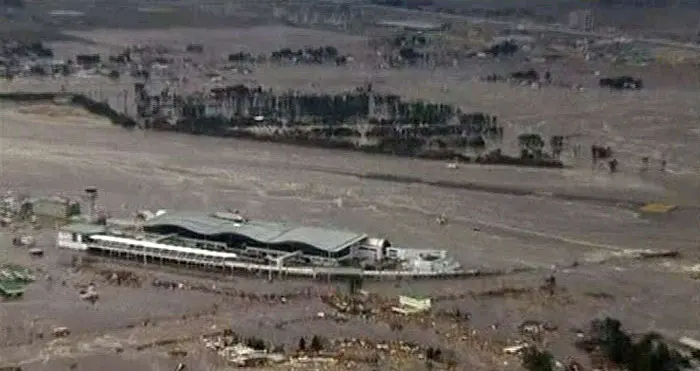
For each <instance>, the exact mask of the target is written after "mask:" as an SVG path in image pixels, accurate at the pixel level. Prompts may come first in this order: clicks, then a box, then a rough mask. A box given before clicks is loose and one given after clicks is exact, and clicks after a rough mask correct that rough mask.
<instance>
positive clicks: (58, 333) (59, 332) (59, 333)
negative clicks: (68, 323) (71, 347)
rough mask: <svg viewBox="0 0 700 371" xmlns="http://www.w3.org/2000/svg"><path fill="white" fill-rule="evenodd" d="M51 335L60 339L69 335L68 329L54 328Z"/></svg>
mask: <svg viewBox="0 0 700 371" xmlns="http://www.w3.org/2000/svg"><path fill="white" fill-rule="evenodd" d="M52 333H53V336H54V337H55V338H62V337H66V336H68V335H70V329H69V328H68V327H56V328H54V329H53V331H52Z"/></svg>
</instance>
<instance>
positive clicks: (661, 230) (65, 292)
mask: <svg viewBox="0 0 700 371" xmlns="http://www.w3.org/2000/svg"><path fill="white" fill-rule="evenodd" d="M76 115H80V116H79V117H78V116H76ZM0 117H2V120H1V122H2V179H1V181H2V184H1V185H0V187H2V189H12V190H16V191H30V192H31V193H32V194H55V193H61V194H65V195H69V196H73V197H78V196H79V194H80V192H81V189H82V188H84V187H85V186H86V185H94V186H97V187H98V188H99V189H100V191H101V194H102V196H101V198H100V205H101V206H103V207H104V208H106V209H107V210H109V211H110V212H111V213H112V214H113V215H114V216H128V215H130V213H131V212H133V211H135V210H136V209H141V208H151V209H156V208H167V209H197V210H199V209H215V208H221V207H232V208H237V209H240V210H244V211H245V213H246V214H248V215H249V216H250V217H252V218H261V219H270V220H287V221H291V222H296V223H304V224H314V225H321V226H341V227H344V228H349V229H354V230H357V231H363V232H366V233H368V234H372V235H378V236H385V237H388V238H389V239H391V240H392V241H393V242H394V243H395V244H396V245H400V246H407V247H438V248H446V249H448V250H450V252H451V253H452V254H453V255H454V256H455V257H456V258H458V259H459V260H460V261H461V262H462V263H463V264H464V265H465V266H466V267H468V268H474V267H479V268H489V269H505V268H517V267H530V268H534V269H536V270H535V271H534V272H533V273H529V274H525V275H523V274H520V275H515V276H512V277H500V278H495V279H477V280H473V281H467V282H465V281H455V282H452V281H447V282H404V283H400V284H397V283H394V282H388V283H376V284H368V285H367V288H368V289H369V290H372V291H375V292H379V293H383V294H386V295H388V296H394V295H396V294H398V293H409V294H413V295H438V294H440V293H448V292H463V291H465V290H474V291H479V290H487V289H489V288H493V287H504V286H506V287H509V286H526V287H528V286H531V287H535V286H537V285H538V284H539V283H541V280H542V277H543V276H544V275H545V274H547V273H548V272H550V271H551V269H552V267H554V266H558V267H560V268H559V269H558V273H557V277H558V278H559V281H560V285H561V286H563V287H564V288H566V290H567V291H566V293H562V298H564V299H562V300H559V299H556V300H550V299H547V300H543V299H542V298H541V297H539V296H537V297H525V298H510V299H502V298H489V299H483V298H479V299H469V300H457V301H454V302H450V301H446V302H441V303H439V304H437V305H439V306H440V307H442V308H453V307H459V308H462V309H463V310H465V311H469V312H471V313H472V315H473V316H472V318H473V320H472V321H473V322H472V324H471V326H473V328H474V329H478V330H479V331H481V332H483V333H484V334H486V335H485V336H487V338H489V339H493V341H501V342H504V343H505V342H507V341H509V340H510V341H512V340H513V339H516V338H517V336H516V334H515V330H516V327H517V325H518V324H519V323H520V322H521V321H523V320H525V319H542V320H544V319H546V320H549V321H553V322H556V323H557V324H558V325H559V327H560V328H561V330H560V333H558V334H557V335H556V336H557V339H560V340H561V339H564V341H558V342H556V346H554V350H555V351H556V352H557V353H558V355H561V356H562V357H563V356H565V355H569V354H576V353H575V351H574V350H573V349H572V348H571V346H570V343H571V342H570V341H569V339H571V340H573V336H574V335H573V334H572V333H569V332H568V329H569V328H571V327H583V326H585V324H586V323H587V321H588V320H590V319H592V318H594V317H597V316H602V315H612V316H615V317H618V318H620V319H621V320H622V321H623V323H625V324H626V325H627V326H629V327H630V328H631V329H633V330H634V331H646V330H650V329H654V330H656V331H660V332H662V333H664V334H667V335H669V336H671V337H677V336H681V335H688V336H696V337H697V336H700V334H698V333H696V332H693V331H694V330H692V329H694V328H695V327H694V324H695V323H697V321H698V318H697V316H696V314H694V313H691V312H689V311H687V310H684V308H688V307H691V306H692V305H696V303H697V301H698V300H700V298H698V296H697V282H696V281H692V280H691V279H690V278H689V271H690V270H692V269H696V268H694V264H696V262H697V241H700V234H699V232H698V230H697V221H698V216H699V214H698V211H697V208H693V207H690V206H692V204H690V203H688V204H682V205H681V208H679V209H678V210H677V211H676V212H675V214H674V213H671V214H669V215H665V216H657V217H654V218H649V217H645V216H642V215H640V214H639V213H638V212H637V210H636V209H634V208H632V207H631V206H616V205H615V203H614V202H613V203H610V202H602V201H597V202H593V201H571V200H566V199H561V198H559V194H560V193H562V192H566V193H570V194H577V193H579V194H595V195H597V196H605V197H606V198H608V199H609V200H615V199H637V200H638V201H644V200H652V199H663V198H664V197H667V195H668V189H667V188H666V187H665V186H664V184H663V182H657V181H655V180H652V179H646V180H645V179H642V178H640V177H639V176H638V175H636V174H634V173H629V174H625V173H622V174H619V176H615V177H610V176H609V175H604V174H594V173H591V172H590V170H585V169H569V170H564V171H551V170H538V169H514V168H506V167H471V166H464V167H462V168H460V169H457V170H453V169H447V168H445V166H444V164H443V163H440V162H430V161H421V160H405V159H395V158H389V157H382V156H369V155H363V154H357V153H346V152H337V151H327V150H320V149H307V148H298V147H291V146H280V145H274V144H265V143H258V142H247V141H237V140H230V139H219V138H206V137H195V136H185V135H177V134H162V133H144V132H139V131H135V132H130V131H125V130H123V129H121V128H118V127H114V126H111V125H109V124H108V123H107V122H105V121H104V120H103V119H100V118H96V117H92V116H89V115H87V114H84V113H82V112H79V111H76V110H74V109H72V108H70V109H67V108H65V107H59V108H56V107H51V106H46V105H40V106H18V105H11V104H8V103H4V104H3V110H2V113H0ZM366 172H374V173H391V174H396V175H404V176H408V175H410V176H414V177H416V176H418V177H423V178H429V179H432V180H435V179H449V180H452V181H459V182H463V183H469V182H478V183H479V184H485V185H489V184H490V185H500V186H502V185H504V184H505V185H509V186H510V187H512V188H518V187H520V188H530V189H536V190H539V191H540V192H544V194H542V193H541V195H539V196H537V195H531V196H517V195H513V194H503V193H492V192H489V191H488V189H486V190H482V191H473V190H469V189H455V188H443V187H440V186H435V185H433V186H429V185H425V184H416V183H413V184H411V183H398V182H390V181H382V180H376V179H367V178H363V177H362V174H364V173H366ZM667 176H673V175H667ZM547 192H551V193H552V194H551V195H547ZM339 200H342V201H339ZM439 213H445V214H447V215H448V218H449V219H450V224H449V225H448V226H446V227H440V226H438V225H436V223H435V222H434V218H435V216H436V215H437V214H439ZM8 236H9V234H8V233H5V238H6V240H5V241H6V242H7V238H8ZM41 241H42V242H41V245H42V246H43V247H45V248H46V249H47V252H48V254H47V256H46V257H45V258H44V259H42V260H37V261H34V262H27V263H28V264H29V265H31V266H34V267H37V268H42V269H44V270H45V271H46V272H48V273H49V274H50V275H51V276H52V278H53V281H52V283H49V282H47V281H46V279H45V278H42V279H40V280H39V282H37V283H35V284H33V285H32V286H30V289H29V291H28V293H27V296H26V298H25V299H24V300H22V301H18V302H12V303H3V304H2V305H0V310H2V315H3V317H4V318H7V319H9V320H8V323H12V324H13V325H12V327H13V329H12V330H9V332H6V338H5V340H4V341H6V342H9V343H8V345H7V346H5V347H4V348H3V352H2V353H0V354H1V355H2V356H1V357H0V359H3V360H6V361H9V362H15V361H24V362H29V363H33V364H34V365H33V366H32V367H34V368H30V369H46V370H49V369H50V370H55V369H57V368H51V367H59V366H56V363H52V362H59V363H60V362H67V361H65V359H74V360H77V362H78V364H79V365H80V364H83V362H85V363H84V366H80V367H89V366H87V365H88V364H89V362H91V361H90V357H91V356H94V355H95V354H102V353H105V352H106V353H108V354H112V353H113V352H114V351H113V349H112V348H113V347H114V344H113V343H114V342H115V341H116V342H119V343H120V344H122V345H121V346H123V347H125V348H127V349H129V350H128V351H127V350H125V351H124V353H123V355H122V356H119V357H116V356H115V357H114V358H115V359H119V358H121V360H120V361H114V362H115V363H114V367H115V368H114V369H119V367H125V366H124V364H123V363H121V362H127V363H128V364H129V367H133V369H139V368H138V367H142V369H144V370H147V369H152V368H149V367H152V366H151V365H152V364H153V363H154V362H156V363H157V362H158V360H162V361H160V362H163V364H164V365H165V364H168V363H173V362H176V360H173V359H170V358H169V357H167V352H166V351H165V350H160V349H156V350H153V351H150V350H149V351H141V352H139V351H136V350H134V349H135V348H136V347H138V344H139V343H143V342H147V341H148V340H147V339H152V338H154V337H155V338H159V337H160V338H163V337H168V336H172V334H173V332H174V331H181V332H182V333H189V334H201V333H206V331H210V330H211V328H212V326H213V325H216V326H217V328H220V327H221V326H231V327H233V328H236V329H237V331H240V332H241V333H246V332H250V333H253V334H258V335H259V334H266V335H269V337H270V341H276V342H277V341H279V342H287V343H290V342H291V343H293V342H294V341H296V338H297V337H298V336H299V335H300V334H301V333H302V332H304V331H313V332H319V333H323V334H326V335H328V336H329V337H348V336H360V335H362V336H368V337H375V338H381V337H387V338H395V337H397V336H398V337H400V338H402V339H406V340H421V341H424V342H425V341H429V342H430V343H435V344H441V342H444V341H445V340H444V339H441V336H442V335H438V334H436V333H435V330H432V329H423V328H421V327H420V326H418V327H412V326H407V327H406V328H405V329H404V330H403V331H402V332H400V333H399V334H396V333H394V332H392V331H391V330H390V329H389V327H388V326H378V325H374V324H371V323H370V324H362V323H360V322H358V323H355V322H352V323H351V324H349V325H346V326H339V325H337V324H336V323H327V322H323V321H304V320H303V318H307V317H309V316H313V315H314V314H315V313H317V312H318V311H322V310H324V305H323V304H322V303H321V302H320V301H319V300H318V299H317V298H308V299H300V300H298V301H290V302H289V303H287V304H284V305H281V304H277V305H269V304H267V303H265V304H260V303H248V302H245V301H243V302H241V300H239V299H235V298H233V299H232V298H230V297H221V296H217V295H213V294H207V293H201V292H182V291H164V290H160V289H152V288H150V287H148V285H145V288H141V289H136V288H126V287H112V286H109V285H106V284H104V283H100V281H98V287H99V290H100V292H101V295H102V296H101V299H100V301H99V302H98V303H97V305H96V306H91V305H89V304H86V303H84V302H82V301H80V300H79V298H78V297H77V288H75V287H74V286H73V285H75V284H77V283H86V282H89V281H90V280H94V279H95V278H94V275H91V274H90V273H89V272H77V273H76V272H72V270H71V269H70V268H69V266H68V265H69V264H68V262H70V259H69V257H67V255H69V254H68V253H67V252H65V251H58V250H54V245H53V243H52V232H51V231H50V230H47V231H46V232H45V233H44V235H43V237H42V240H41ZM7 245H8V244H7V243H5V246H7ZM640 248H648V249H657V250H658V249H666V248H668V249H677V250H679V251H681V253H682V254H683V255H682V256H683V257H682V258H680V259H674V260H669V261H663V260H655V261H649V262H639V261H635V260H630V259H629V258H628V256H629V254H631V253H633V252H634V251H635V250H636V249H640ZM9 251H10V252H9V254H8V256H9V259H10V260H13V261H19V262H23V261H24V262H26V261H27V260H28V258H27V257H26V255H25V254H26V252H25V251H23V250H18V249H15V248H10V249H9ZM575 262H577V263H579V267H576V268H566V267H569V266H571V265H572V264H574V263H575ZM98 266H99V267H101V266H102V263H98ZM150 268H153V267H149V268H148V269H146V270H143V271H141V270H140V269H139V268H135V267H130V268H129V269H135V270H138V271H139V272H142V273H141V274H143V275H145V276H147V277H149V276H150V277H154V276H160V275H164V276H170V275H173V274H176V275H178V276H179V278H178V279H183V278H182V275H186V274H187V273H186V272H173V271H172V270H165V271H163V270H161V269H150ZM188 279H190V280H195V279H196V278H191V277H190V278H188ZM63 280H65V281H66V283H67V286H63V285H62V284H61V283H60V282H61V281H63ZM216 281H217V282H216V284H217V285H225V286H230V287H231V288H235V289H237V290H243V291H246V290H271V291H273V292H277V293H282V292H287V291H290V290H292V291H293V290H296V289H301V288H306V287H311V288H312V290H314V292H327V291H328V285H327V283H310V282H307V281H298V280H296V281H291V282H286V281H285V282H281V281H277V282H275V283H273V284H266V283H265V282H264V281H265V280H264V278H260V279H255V278H241V277H236V278H233V279H231V280H229V279H228V278H220V279H217V280H216ZM146 282H148V281H146ZM209 282H211V281H209ZM266 287H267V288H266ZM341 289H342V286H341ZM601 291H603V292H604V293H605V295H596V293H599V292H601ZM601 298H602V299H601ZM214 304H216V305H217V306H218V309H217V314H215V315H212V314H211V313H210V315H209V317H202V318H199V319H196V320H195V319H191V320H188V321H181V320H177V317H179V316H181V315H183V314H189V315H191V316H195V315H202V313H206V312H211V311H213V310H214ZM495 308H498V310H495ZM144 317H147V318H151V319H152V320H153V322H155V323H156V324H154V325H149V327H147V330H143V331H147V332H148V334H140V333H138V332H135V330H133V329H130V328H129V327H130V326H137V328H140V327H139V325H140V324H142V322H143V320H144ZM285 319H287V320H293V319H294V320H300V322H298V323H295V324H294V325H291V326H286V327H284V328H282V329H279V328H277V327H276V323H277V321H282V320H285ZM493 324H498V325H499V326H498V328H499V330H498V331H493V330H490V326H491V325H493ZM59 325H65V326H69V327H71V328H72V329H73V330H74V335H71V338H70V339H69V340H67V341H66V342H67V345H66V346H63V347H61V346H59V345H60V344H61V343H60V342H59V343H58V344H55V343H47V341H46V340H43V341H42V340H35V342H34V344H33V345H29V344H24V343H26V342H27V341H28V335H27V334H28V332H29V331H30V330H29V328H31V327H32V326H34V328H37V329H40V330H41V331H47V330H48V329H49V328H52V327H53V326H59ZM115 339H117V340H115ZM12 344H14V345H12ZM81 344H82V345H81ZM109 344H112V345H109ZM196 344H197V343H196V342H194V343H192V344H190V345H189V346H190V347H191V348H192V349H196V348H197V346H196ZM110 347H112V348H110ZM200 348H201V347H200ZM455 348H456V349H457V350H458V351H459V352H460V354H461V355H462V358H463V359H464V362H466V363H465V364H471V365H472V367H476V368H479V367H481V368H483V369H494V368H493V367H495V366H494V364H495V363H494V362H495V361H494V359H496V360H498V361H499V362H500V361H501V358H502V356H500V355H498V356H496V355H493V354H491V353H488V352H486V353H485V354H482V353H483V352H476V353H475V351H474V350H473V349H472V347H471V346H469V345H467V344H461V343H460V344H459V345H457V346H455ZM40 349H43V350H42V351H41V352H39V350H40ZM203 354H206V353H203ZM37 355H39V356H37ZM37 357H38V358H37ZM41 357H44V358H46V357H49V358H50V359H56V360H54V361H51V362H49V363H46V364H45V363H43V361H41V360H40V359H42V358H41ZM83 357H87V358H83ZM578 357H582V356H581V355H578ZM61 359H64V360H61ZM83 359H85V360H83ZM130 359H133V361H130ZM206 359H207V357H206V356H204V355H199V353H197V352H196V351H194V350H193V351H192V355H191V356H190V357H189V358H188V360H187V362H189V363H190V364H191V365H192V366H193V367H195V366H196V365H198V364H206V363H212V362H213V363H215V362H214V361H207V360H206ZM110 364H111V362H110ZM514 364H517V359H510V363H509V365H508V366H504V365H503V364H500V366H498V368H504V369H507V368H509V367H514V366H513V365H514ZM42 367H43V368H42ZM47 367H48V368H47ZM163 367H165V366H163ZM196 367H200V366H196ZM83 369H89V368H83ZM166 369H167V368H166ZM195 369H198V368H195Z"/></svg>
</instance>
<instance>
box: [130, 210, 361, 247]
mask: <svg viewBox="0 0 700 371" xmlns="http://www.w3.org/2000/svg"><path fill="white" fill-rule="evenodd" d="M165 225H172V226H176V227H179V228H183V229H187V230H189V231H192V232H194V233H197V234H200V235H205V236H213V235H220V234H234V235H240V236H243V237H246V238H248V239H252V240H255V241H258V242H260V243H262V244H282V243H303V244H306V245H310V246H313V247H315V248H317V249H319V250H324V251H328V252H333V251H338V250H340V249H342V248H344V247H346V246H348V245H350V244H353V243H355V242H357V241H359V240H361V239H363V238H365V237H367V236H366V235H364V234H361V233H355V232H350V231H342V230H335V229H326V228H319V227H298V226H291V225H287V224H283V223H275V222H265V221H259V220H249V221H246V222H244V223H236V222H234V221H233V220H230V219H227V218H226V219H225V218H220V217H217V216H215V215H214V214H208V213H202V212H169V213H166V214H163V215H161V216H158V217H155V218H153V219H150V220H148V221H147V222H146V223H145V225H144V226H146V227H156V226H165Z"/></svg>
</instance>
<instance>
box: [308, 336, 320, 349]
mask: <svg viewBox="0 0 700 371" xmlns="http://www.w3.org/2000/svg"><path fill="white" fill-rule="evenodd" d="M309 350H311V351H312V352H320V351H322V350H323V340H322V339H321V337H319V336H318V335H314V337H313V338H311V345H310V346H309Z"/></svg>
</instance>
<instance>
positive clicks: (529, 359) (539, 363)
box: [523, 347, 554, 371]
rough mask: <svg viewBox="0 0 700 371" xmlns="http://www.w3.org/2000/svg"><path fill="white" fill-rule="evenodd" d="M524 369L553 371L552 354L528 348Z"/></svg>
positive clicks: (529, 370) (525, 353) (524, 356)
mask: <svg viewBox="0 0 700 371" xmlns="http://www.w3.org/2000/svg"><path fill="white" fill-rule="evenodd" d="M523 367H525V369H526V370H528V371H553V370H554V366H553V357H552V354H551V353H549V352H548V351H546V350H539V349H537V348H535V347H528V348H526V349H525V352H524V353H523Z"/></svg>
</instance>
